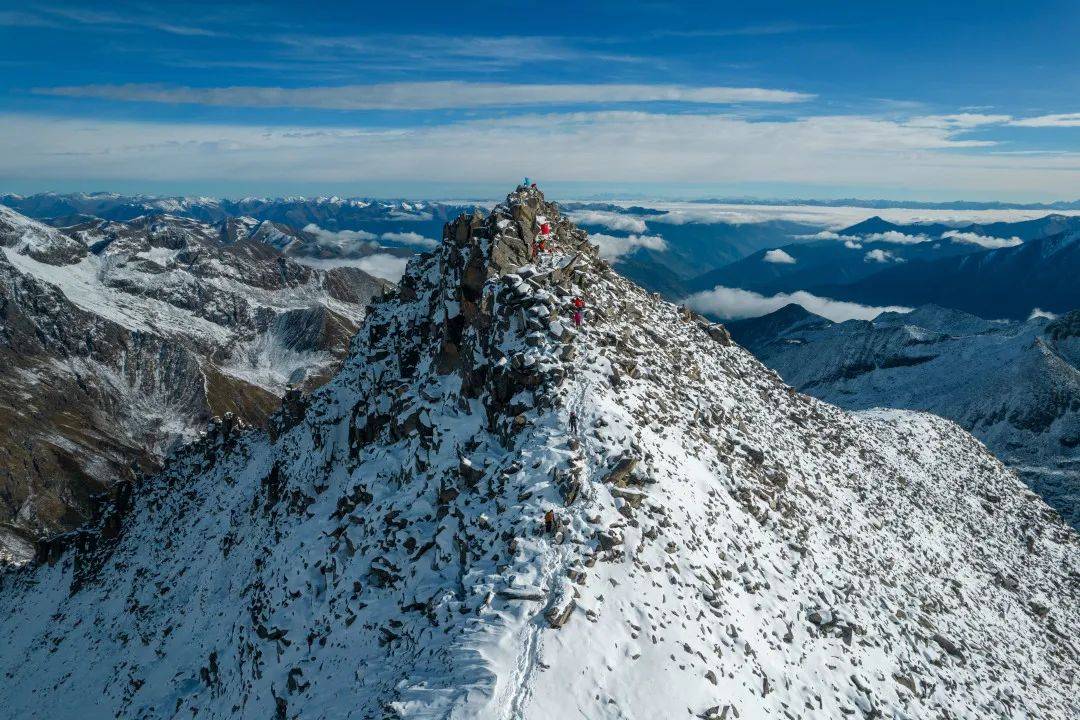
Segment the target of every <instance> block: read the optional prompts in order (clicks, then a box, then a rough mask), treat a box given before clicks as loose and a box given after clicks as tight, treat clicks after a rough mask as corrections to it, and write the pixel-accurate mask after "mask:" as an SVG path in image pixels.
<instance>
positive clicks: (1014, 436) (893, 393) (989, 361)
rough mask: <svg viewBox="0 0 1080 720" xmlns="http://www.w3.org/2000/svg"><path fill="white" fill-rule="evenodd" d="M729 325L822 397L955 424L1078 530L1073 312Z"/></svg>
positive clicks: (925, 311)
mask: <svg viewBox="0 0 1080 720" xmlns="http://www.w3.org/2000/svg"><path fill="white" fill-rule="evenodd" d="M729 327H730V329H731V333H732V335H733V336H734V337H735V339H736V340H737V341H738V342H739V343H741V344H743V345H744V346H745V347H746V348H747V349H749V350H750V351H751V352H753V353H754V354H755V355H756V356H757V357H758V358H759V359H760V360H761V361H762V362H764V363H765V364H766V365H768V366H769V367H771V368H773V369H774V370H776V371H777V372H779V373H780V375H781V377H783V378H784V380H785V381H786V382H789V383H791V384H792V385H793V386H794V387H796V388H798V389H799V390H802V391H803V392H807V393H810V394H811V395H814V396H815V397H818V398H821V399H822V400H826V401H828V402H831V403H835V404H837V405H839V406H841V407H844V408H848V409H853V410H860V409H865V408H873V407H895V408H906V409H909V410H925V411H929V412H933V413H936V414H938V415H941V416H943V417H946V418H949V419H950V420H953V421H955V422H957V423H959V424H960V425H961V426H963V427H964V428H965V429H967V430H969V431H970V432H972V433H973V434H974V435H975V436H976V437H978V438H979V439H980V440H982V441H983V442H985V443H986V444H987V446H988V447H989V448H990V449H991V450H992V451H993V452H994V453H995V454H997V456H998V457H1000V458H1001V459H1002V460H1004V461H1005V462H1006V463H1008V464H1009V465H1011V466H1013V467H1014V468H1016V469H1017V471H1018V472H1019V473H1020V474H1021V477H1023V478H1024V479H1025V480H1026V481H1027V482H1028V484H1029V485H1030V486H1031V487H1032V489H1034V490H1035V491H1036V492H1038V493H1039V494H1040V495H1042V496H1043V497H1044V498H1045V499H1046V500H1047V502H1049V503H1050V504H1051V505H1052V506H1053V507H1055V508H1056V509H1057V510H1058V511H1059V512H1060V513H1061V514H1062V515H1063V516H1064V517H1065V518H1066V520H1068V521H1069V523H1070V524H1072V525H1073V527H1080V362H1078V361H1080V312H1073V313H1069V314H1068V315H1065V316H1063V317H1061V318H1060V319H1057V320H1054V321H1051V320H1050V319H1048V318H1038V317H1037V318H1032V319H1030V320H1027V321H1025V322H1006V321H991V320H984V319H982V318H979V317H976V316H974V315H969V314H967V313H964V312H960V311H958V310H948V309H945V308H940V307H936V306H924V307H921V308H919V309H917V310H915V311H914V312H911V313H903V314H897V313H884V314H882V315H880V316H878V317H877V318H876V319H874V320H873V321H864V320H850V321H848V322H843V323H834V322H831V321H829V320H826V319H825V318H822V317H819V316H817V315H814V314H812V313H809V312H807V311H806V310H803V309H802V308H801V307H798V306H788V307H786V308H782V309H780V310H778V311H776V312H774V313H771V314H769V315H766V316H763V317H760V318H754V319H751V320H742V321H738V322H734V323H731V324H730V325H729Z"/></svg>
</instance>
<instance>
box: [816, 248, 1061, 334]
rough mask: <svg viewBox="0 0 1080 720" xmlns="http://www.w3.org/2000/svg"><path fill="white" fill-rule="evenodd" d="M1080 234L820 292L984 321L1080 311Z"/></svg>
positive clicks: (911, 266) (899, 269) (907, 267)
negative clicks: (922, 306) (943, 309)
mask: <svg viewBox="0 0 1080 720" xmlns="http://www.w3.org/2000/svg"><path fill="white" fill-rule="evenodd" d="M1077 277H1080V230H1070V231H1068V232H1062V233H1058V234H1056V235H1051V236H1048V237H1043V238H1039V239H1036V240H1030V241H1028V242H1025V243H1024V244H1022V245H1018V246H1016V247H1009V248H1001V249H996V250H986V251H983V252H979V253H972V254H970V255H964V256H960V257H952V258H946V259H942V260H935V261H932V262H921V263H920V262H911V263H908V264H904V265H896V266H893V267H890V268H888V269H886V270H882V271H881V272H879V273H877V274H875V275H873V276H870V277H867V278H864V279H862V280H860V281H858V282H853V283H850V284H845V285H821V286H818V288H817V290H816V292H818V293H820V294H822V295H825V296H826V297H832V298H836V299H840V300H850V301H853V302H859V303H864V304H868V305H890V304H899V305H913V304H918V303H927V302H929V303H935V304H938V305H942V306H947V307H955V308H957V309H959V310H964V311H967V312H971V313H977V314H979V315H981V316H983V317H995V318H1012V319H1016V320H1021V319H1024V318H1027V317H1028V316H1029V315H1030V314H1031V311H1032V310H1033V309H1035V308H1040V309H1042V310H1046V311H1050V312H1055V313H1063V312H1068V311H1070V310H1072V309H1074V308H1078V307H1080V283H1078V282H1077V281H1076V279H1077Z"/></svg>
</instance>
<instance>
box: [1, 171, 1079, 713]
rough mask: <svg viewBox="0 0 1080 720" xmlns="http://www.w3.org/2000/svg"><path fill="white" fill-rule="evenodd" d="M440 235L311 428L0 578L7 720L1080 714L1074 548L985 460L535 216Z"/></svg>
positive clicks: (373, 324)
mask: <svg viewBox="0 0 1080 720" xmlns="http://www.w3.org/2000/svg"><path fill="white" fill-rule="evenodd" d="M537 215H544V216H546V217H547V218H548V219H549V220H550V221H551V222H552V225H553V235H552V237H553V239H552V240H551V241H550V243H549V244H550V245H552V246H553V247H554V250H553V251H552V252H551V253H549V254H544V255H542V256H541V257H540V258H539V260H538V262H537V263H536V264H535V265H532V264H529V257H528V247H529V242H531V240H532V235H533V234H534V233H535V232H536V228H535V227H534V224H535V217H536V216H537ZM508 220H509V221H510V222H505V221H508ZM446 237H447V239H446V240H444V242H443V244H442V245H440V246H439V247H438V248H437V249H436V250H435V251H434V252H432V253H429V254H427V255H423V256H420V257H418V258H417V259H414V260H413V261H412V262H411V263H410V265H409V269H408V271H407V273H406V275H405V277H404V278H403V281H402V284H401V289H400V293H399V295H397V296H396V297H393V298H389V299H386V300H384V301H383V302H381V303H379V304H378V305H376V306H375V307H374V309H373V311H372V313H371V314H370V315H369V317H368V318H367V319H366V320H365V324H364V326H363V327H362V328H361V331H360V333H359V334H358V335H357V337H356V339H355V340H354V343H353V348H352V353H351V355H350V358H349V360H348V361H347V363H346V366H345V368H344V369H343V370H342V371H341V373H340V374H339V375H338V376H337V377H336V379H335V380H334V381H332V382H331V383H330V384H329V385H328V386H326V387H324V388H323V389H321V390H319V391H317V392H316V393H315V394H314V396H313V397H312V398H311V400H310V403H309V404H308V406H307V408H306V412H303V413H300V412H298V411H295V409H294V410H290V411H288V412H283V414H282V415H281V417H280V418H279V420H278V422H277V423H276V424H275V426H274V427H275V430H274V432H273V434H272V436H268V435H266V434H263V433H255V432H251V433H246V434H243V435H240V436H233V435H230V434H229V433H227V432H225V431H224V430H223V431H222V432H221V433H219V434H217V435H215V436H213V437H211V438H210V439H208V440H207V441H205V442H202V443H200V444H198V445H196V446H192V447H190V448H188V449H187V450H185V451H182V452H181V453H179V454H177V455H176V456H175V457H174V458H173V460H172V461H171V462H170V464H169V466H168V468H167V470H166V471H165V472H164V473H162V474H161V475H159V476H157V477H154V478H151V479H148V480H146V481H145V482H144V483H143V484H142V485H141V486H138V487H136V488H134V491H133V495H132V499H131V501H130V507H118V508H117V511H116V513H115V514H114V515H113V516H111V517H107V518H105V520H103V522H102V527H103V532H102V533H100V534H98V533H88V534H85V535H83V536H81V537H80V538H78V539H76V540H72V541H71V542H70V543H69V545H70V546H69V547H67V549H63V550H62V549H61V548H59V547H54V548H51V549H50V550H48V551H47V552H45V551H43V553H42V554H43V555H44V556H47V562H44V563H42V564H38V565H35V566H32V567H29V568H27V569H25V570H22V571H19V572H14V573H10V574H8V575H6V576H4V577H2V579H0V617H3V618H4V620H3V622H2V624H0V673H2V674H3V675H2V679H3V681H2V682H0V707H2V708H4V709H5V714H7V715H8V716H10V717H16V718H49V719H50V720H63V719H66V718H71V719H72V720H74V719H76V718H78V719H79V720H86V719H94V718H113V717H124V718H181V717H183V718H191V717H197V718H200V719H202V718H253V719H254V718H259V719H264V718H282V719H284V718H386V717H403V718H425V719H426V718H432V719H433V718H439V719H446V718H538V719H544V720H562V719H563V718H640V719H642V720H646V719H652V718H683V717H685V718H695V717H700V718H712V719H716V718H724V719H725V720H729V719H732V718H821V719H824V718H829V719H833V718H844V717H852V718H878V717H880V718H896V719H900V718H1054V719H1061V720H1066V719H1070V718H1075V717H1077V716H1080V699H1078V698H1080V680H1078V673H1077V670H1078V667H1080V641H1078V638H1080V603H1078V602H1077V600H1078V595H1080V588H1078V581H1080V540H1078V536H1077V535H1076V533H1074V532H1073V531H1072V530H1070V529H1069V528H1068V527H1066V526H1065V525H1064V524H1063V523H1062V522H1061V521H1060V519H1059V518H1058V517H1057V516H1056V514H1055V513H1053V512H1052V511H1051V510H1049V508H1048V507H1047V506H1046V505H1045V504H1044V503H1043V502H1042V501H1041V500H1039V499H1038V498H1037V497H1036V496H1034V495H1033V494H1032V493H1030V492H1029V491H1028V490H1026V488H1025V487H1024V486H1023V485H1022V484H1021V483H1020V481H1019V480H1017V478H1016V476H1015V475H1014V474H1013V473H1012V472H1010V471H1008V470H1007V469H1006V468H1004V467H1003V466H1002V465H1001V463H999V462H998V461H997V460H996V459H994V458H993V457H992V456H991V455H990V454H989V453H988V452H987V451H986V450H985V448H984V447H983V446H982V445H981V444H980V443H978V442H977V441H976V440H974V439H973V438H972V437H971V436H970V435H968V434H967V433H965V432H963V431H962V430H960V429H959V428H958V427H957V426H956V425H954V424H952V423H950V422H947V421H945V420H942V419H940V418H937V417H934V416H931V415H925V414H917V413H908V412H899V411H872V412H866V413H859V414H851V413H847V412H844V411H841V410H839V409H837V408H835V407H833V406H830V405H827V404H825V403H822V402H819V401H816V400H813V399H811V398H808V397H806V396H803V395H799V394H797V393H795V392H794V391H792V390H790V388H787V387H786V386H784V385H783V384H782V383H781V382H780V380H779V379H778V377H777V376H776V375H775V374H774V373H772V372H771V371H769V370H767V369H765V368H764V367H763V366H762V365H761V364H760V363H758V362H757V361H756V360H754V359H753V358H752V357H751V356H750V355H749V354H748V353H747V352H745V351H744V350H742V349H741V348H739V347H737V346H734V345H732V344H730V342H729V341H728V340H727V338H726V333H725V332H724V331H723V330H722V329H721V328H718V327H715V326H710V325H709V324H708V323H706V322H704V321H702V320H700V319H699V318H696V317H694V316H692V315H690V314H689V313H687V312H685V311H682V310H680V309H679V308H677V307H675V306H674V305H671V304H668V303H665V302H661V301H660V300H658V299H656V298H654V297H652V296H649V295H647V294H646V293H645V292H644V291H642V290H641V289H640V288H638V287H636V286H634V285H633V284H631V283H630V282H628V281H626V280H624V279H622V278H620V277H619V276H617V275H616V274H614V273H613V272H612V271H611V270H610V268H608V267H607V266H606V265H605V264H604V263H603V262H602V261H600V260H599V258H598V257H597V256H596V254H595V249H594V248H592V247H591V246H589V245H588V243H587V241H586V239H585V234H584V233H583V232H581V231H579V230H577V229H576V228H574V227H573V226H572V225H571V224H570V223H569V222H568V221H567V220H566V219H565V218H564V217H563V216H561V215H560V213H559V211H558V208H557V207H555V206H554V205H552V204H548V203H546V202H545V201H544V200H543V196H542V195H541V194H540V193H539V192H538V191H536V190H528V189H524V188H519V190H518V191H516V192H515V193H512V194H511V195H510V196H509V197H508V198H507V203H506V204H505V205H502V206H498V207H496V208H495V210H494V211H493V213H492V215H491V216H489V217H488V218H487V219H482V218H479V217H474V218H466V217H463V218H461V219H459V220H458V221H456V222H455V223H454V224H453V225H451V226H449V227H448V229H447V231H446ZM521 266H524V267H521ZM577 296H580V297H582V298H583V299H584V300H585V302H586V312H585V316H586V320H585V324H584V325H583V326H582V327H581V328H575V327H574V326H573V322H572V321H570V315H571V313H572V310H571V307H572V306H571V303H570V301H571V300H572V298H574V297H577ZM571 411H574V412H575V413H576V415H577V418H578V424H579V432H578V433H577V434H576V435H574V434H572V433H571V432H570V431H569V414H570V412H571ZM301 415H302V417H301ZM272 438H276V439H272ZM549 510H550V511H552V512H553V514H554V519H555V521H556V522H555V524H556V525H557V527H556V528H552V530H551V531H550V532H549V531H547V530H545V527H544V516H545V513H546V512H547V511H549Z"/></svg>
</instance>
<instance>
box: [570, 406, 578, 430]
mask: <svg viewBox="0 0 1080 720" xmlns="http://www.w3.org/2000/svg"><path fill="white" fill-rule="evenodd" d="M570 433H571V434H572V435H577V413H576V412H574V411H573V410H571V411H570Z"/></svg>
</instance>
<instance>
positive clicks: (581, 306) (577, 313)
mask: <svg viewBox="0 0 1080 720" xmlns="http://www.w3.org/2000/svg"><path fill="white" fill-rule="evenodd" d="M571 304H572V305H573V306H574V326H575V327H581V321H582V320H584V319H585V315H584V311H585V301H584V300H582V299H581V298H580V297H575V298H574V299H573V301H572V302H571Z"/></svg>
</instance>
